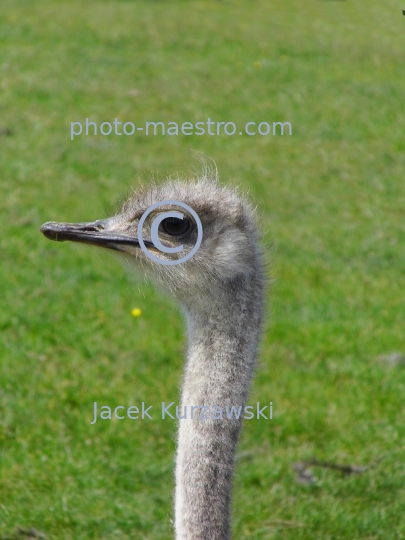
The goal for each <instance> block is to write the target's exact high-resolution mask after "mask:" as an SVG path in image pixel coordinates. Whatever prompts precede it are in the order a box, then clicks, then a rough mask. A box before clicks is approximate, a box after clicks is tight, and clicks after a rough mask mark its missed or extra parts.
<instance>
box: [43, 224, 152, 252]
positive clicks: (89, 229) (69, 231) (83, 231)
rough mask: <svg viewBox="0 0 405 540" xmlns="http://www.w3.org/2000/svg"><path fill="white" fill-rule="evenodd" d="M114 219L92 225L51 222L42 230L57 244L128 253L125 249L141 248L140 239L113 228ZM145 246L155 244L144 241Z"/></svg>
mask: <svg viewBox="0 0 405 540" xmlns="http://www.w3.org/2000/svg"><path fill="white" fill-rule="evenodd" d="M113 221H114V218H112V219H99V220H97V221H93V222H90V223H57V222H54V221H49V222H48V223H44V225H42V227H41V228H40V231H41V233H42V234H43V235H44V236H46V238H49V240H56V241H57V242H64V241H65V240H70V241H72V242H82V243H84V244H91V245H93V246H101V247H105V248H109V249H115V250H116V251H126V249H125V247H128V246H132V247H137V248H138V247H140V244H139V240H138V238H135V237H133V236H130V235H127V234H123V233H122V232H121V231H119V232H117V231H115V230H114V226H113ZM144 243H145V246H147V247H148V246H151V247H153V243H152V242H151V241H149V240H146V239H144Z"/></svg>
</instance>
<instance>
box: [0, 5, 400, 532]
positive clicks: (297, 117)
mask: <svg viewBox="0 0 405 540" xmlns="http://www.w3.org/2000/svg"><path fill="white" fill-rule="evenodd" d="M0 21H1V23H0V24H1V26H0V40H1V50H2V55H1V57H2V58H1V60H0V85H1V92H2V93H1V97H0V100H1V101H0V113H1V114H0V119H1V120H0V128H4V127H8V128H10V129H12V131H13V134H12V135H11V136H5V135H4V136H1V137H0V144H1V152H0V169H1V180H0V182H1V188H2V189H1V197H0V212H1V216H2V219H1V228H2V234H1V237H0V245H1V268H0V283H1V296H0V329H1V334H2V337H1V345H0V358H1V371H0V373H1V375H0V377H1V379H0V380H1V383H0V396H1V401H0V403H1V411H0V449H1V457H0V538H3V537H6V536H8V535H11V534H13V531H14V530H15V529H16V527H17V526H21V527H26V528H29V527H36V528H37V529H38V530H40V531H42V532H44V533H46V534H47V535H48V537H49V538H50V539H64V540H82V539H86V540H87V539H94V540H107V539H117V540H118V539H128V540H129V539H131V540H132V539H150V540H163V539H169V538H172V536H173V532H172V526H171V523H170V519H172V517H173V516H172V491H173V455H174V451H175V430H176V426H175V423H174V422H173V421H170V422H168V421H164V420H154V421H144V422H143V423H142V422H135V421H134V422H131V421H129V420H127V421H121V422H119V421H115V422H114V421H112V422H105V423H101V422H98V423H97V424H95V425H94V426H92V425H90V422H91V420H92V407H93V402H94V401H97V402H99V403H100V404H108V405H110V406H116V405H121V404H122V405H131V404H139V403H141V402H142V401H145V402H146V403H148V404H155V405H157V406H158V405H159V403H161V402H162V401H173V400H174V401H176V400H177V398H178V389H179V384H180V381H181V374H182V369H183V354H184V349H185V338H184V334H183V322H182V320H181V317H180V315H179V312H178V311H177V308H176V307H175V306H174V305H173V304H172V303H171V302H170V300H169V299H167V298H164V297H162V296H160V295H159V294H158V293H156V292H154V290H153V289H152V288H151V287H146V288H145V287H140V288H138V286H137V285H136V284H135V285H134V284H133V282H131V280H130V279H128V276H127V275H126V273H125V270H123V269H122V267H121V266H120V264H119V263H118V262H117V261H116V260H115V259H114V257H112V256H111V255H110V254H108V253H101V252H99V251H97V250H95V249H94V250H92V249H86V248H84V247H82V246H74V245H68V244H62V245H57V244H51V243H50V242H48V241H46V240H45V239H44V238H43V237H42V236H41V235H40V234H39V231H38V229H39V227H40V225H41V224H42V223H43V222H45V221H50V220H61V221H85V220H93V219H97V218H101V217H106V216H107V215H108V213H110V212H111V211H112V209H113V208H114V207H115V205H116V204H117V202H119V201H120V200H122V198H123V197H125V195H126V194H127V192H128V191H129V189H130V187H131V186H136V184H137V183H138V181H139V178H143V179H148V178H149V177H151V176H156V177H159V178H160V177H161V178H163V177H165V176H166V175H168V174H172V173H173V172H175V171H177V170H180V171H183V172H184V171H189V170H190V169H191V168H193V167H196V166H197V165H196V162H195V160H194V158H193V155H192V152H191V150H193V149H195V150H199V151H201V152H203V153H205V154H207V155H208V156H210V157H212V158H213V159H214V160H215V161H216V163H217V165H218V169H219V172H220V176H221V180H222V181H223V182H224V183H237V184H240V185H241V186H242V187H243V188H246V189H248V190H249V191H250V194H251V197H252V199H253V200H254V201H255V202H256V203H257V204H258V207H259V211H260V214H261V216H262V223H263V231H264V243H265V246H266V250H267V251H268V252H269V253H270V255H269V260H271V272H269V275H270V274H271V277H272V280H273V284H272V286H271V287H270V288H269V294H268V317H267V321H266V327H265V332H264V336H263V342H262V347H261V355H260V366H259V370H258V372H257V376H256V379H255V382H254V386H253V389H252V394H251V399H250V401H251V402H252V403H255V402H256V401H261V402H266V401H268V400H271V401H272V402H273V410H274V420H273V421H272V422H268V423H266V422H264V421H250V422H246V423H245V428H244V431H243V435H242V437H241V441H240V446H239V451H240V452H249V453H248V454H244V455H245V457H244V458H243V459H240V461H239V462H238V467H237V471H236V476H235V483H234V505H233V535H234V538H235V539H242V538H243V539H244V538H246V539H250V538H252V539H255V540H259V539H277V540H278V539H280V540H290V539H291V540H293V539H294V540H304V539H305V540H341V539H345V540H357V539H364V540H365V539H367V540H376V539H382V540H391V539H400V538H404V537H405V524H404V520H403V515H404V513H405V487H404V486H405V446H404V435H405V427H404V413H405V406H404V392H405V371H404V369H403V368H401V367H400V366H394V367H391V366H389V365H388V364H387V363H384V362H381V361H379V360H378V357H379V356H380V355H383V354H389V353H392V352H395V351H398V352H402V353H404V354H405V333H404V317H405V301H404V298H405V297H404V285H405V277H404V268H405V247H404V246H405V242H404V241H405V210H404V209H405V189H404V165H405V158H404V150H405V142H404V140H405V139H404V136H403V126H404V121H405V107H404V85H405V71H404V61H403V51H404V49H405V17H404V16H403V15H402V13H401V6H400V5H399V4H398V3H397V2H394V1H392V0H386V1H385V2H381V1H377V0H369V1H368V2H367V4H364V3H359V2H357V3H356V2H315V1H313V2H298V1H296V0H290V1H289V2H288V3H287V2H284V1H282V0H276V1H274V2H268V1H267V0H257V1H255V2H248V1H242V2H238V3H237V2H234V3H232V2H214V1H212V2H208V1H207V2H205V1H204V2H171V1H166V2H146V1H145V2H136V1H134V2H116V3H110V2H97V3H96V2H85V3H83V2H75V1H72V2H69V3H67V2H57V1H53V2H52V1H49V0H41V1H38V2H28V1H22V0H16V1H11V0H3V2H2V4H1V7H0ZM86 117H89V118H91V119H92V120H94V121H97V122H98V123H99V124H100V123H101V122H103V121H113V120H114V118H116V117H117V118H119V119H120V120H124V121H134V122H137V121H138V122H140V123H144V122H146V121H163V122H170V121H176V122H178V123H182V122H185V121H191V122H197V121H205V120H206V119H207V118H208V117H210V118H211V119H213V120H215V121H233V122H235V123H236V124H237V125H238V126H239V125H244V124H245V123H246V122H248V121H255V122H261V121H271V122H272V121H279V120H282V121H290V122H291V123H292V125H293V136H291V137H287V136H284V137H281V136H278V137H260V136H256V137H249V136H234V137H227V136H225V135H221V136H218V137H209V136H202V137H198V136H190V137H186V136H179V137H170V138H169V137H167V136H166V137H162V136H157V137H151V136H149V137H146V136H143V135H138V136H137V137H126V138H125V137H118V136H109V137H102V136H98V137H84V136H82V137H77V138H75V140H74V141H71V140H70V122H72V121H84V119H85V118H86ZM270 245H271V249H270V248H269V246H270ZM133 307H140V308H141V309H142V316H141V317H139V318H137V319H135V318H133V317H132V316H131V309H132V308H133ZM385 453H387V455H386V456H385V458H384V459H383V460H382V461H381V462H380V463H379V464H377V465H376V466H375V467H373V468H372V469H370V470H369V471H367V472H366V473H364V474H362V475H351V476H349V477H342V476H341V475H340V474H339V473H336V472H334V471H331V470H327V469H316V470H314V473H315V475H316V476H317V478H318V480H317V482H316V484H314V485H310V486H306V485H302V484H299V483H297V482H296V481H295V480H294V471H293V470H292V468H291V463H293V462H295V461H300V460H304V459H308V458H310V457H311V456H316V457H317V458H318V459H320V460H326V461H331V462H334V463H345V464H356V465H364V464H367V463H370V462H371V461H373V460H374V459H376V458H377V457H378V456H381V455H382V454H385Z"/></svg>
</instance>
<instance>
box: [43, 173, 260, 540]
mask: <svg viewBox="0 0 405 540" xmlns="http://www.w3.org/2000/svg"><path fill="white" fill-rule="evenodd" d="M168 200H170V201H173V200H175V201H182V202H183V203H185V204H187V205H189V206H190V207H191V208H192V209H193V210H194V211H195V212H196V213H197V215H198V217H199V218H200V220H201V224H202V228H203V238H202V243H201V245H200V248H199V249H198V251H197V252H196V253H195V254H194V255H193V256H192V257H191V258H190V259H189V260H187V261H185V262H182V263H180V264H172V265H168V264H159V263H158V262H157V261H154V260H151V259H150V257H149V256H147V254H145V252H144V250H143V249H140V244H139V241H138V224H139V220H140V218H141V216H142V215H143V214H144V212H145V211H146V210H147V209H148V208H149V207H150V206H151V205H153V204H155V203H158V202H161V201H168ZM173 206H174V207H173ZM173 210H176V211H177V212H181V213H182V215H183V217H182V218H180V217H173V216H172V217H167V218H165V219H162V220H161V221H160V224H159V229H158V238H159V240H160V241H161V243H162V244H163V245H164V246H165V247H166V248H172V250H174V248H176V247H177V248H178V247H179V246H182V247H183V250H182V251H180V252H176V253H174V252H172V253H165V252H162V251H160V250H159V249H156V247H155V245H154V243H153V242H152V241H151V236H152V235H151V232H152V231H151V223H152V222H153V221H154V220H155V219H156V217H158V216H159V214H160V215H161V214H162V213H164V212H167V211H173ZM158 221H159V220H158ZM41 232H42V233H43V234H44V235H45V236H46V237H47V238H49V239H50V240H57V241H64V240H71V241H74V242H83V243H86V244H92V245H96V246H102V247H106V248H109V249H113V250H116V251H117V252H119V253H121V255H123V256H124V258H126V259H127V262H128V261H129V262H130V263H131V265H132V266H133V267H134V268H135V270H136V271H137V272H138V274H139V273H140V274H141V275H143V276H144V277H146V278H147V279H150V280H151V281H152V282H153V283H154V284H155V285H157V286H158V288H160V289H163V290H164V291H166V292H168V293H169V294H170V295H172V296H173V297H174V298H175V299H176V300H177V301H178V303H179V304H180V306H181V308H182V311H183V314H184V316H185V320H186V323H187V334H188V351H187V358H186V365H185V374H184V381H183V388H182V392H181V394H182V395H181V407H180V411H179V415H178V416H181V415H182V414H183V412H184V410H185V409H184V407H187V411H188V412H189V411H190V408H191V406H201V407H202V406H208V407H214V406H215V407H222V409H223V410H225V408H226V407H227V406H228V407H229V408H230V407H232V406H237V408H238V407H239V406H242V410H243V407H244V406H245V404H246V399H247V396H248V391H249V387H250V383H251V379H252V376H253V373H254V369H255V363H256V356H257V350H258V344H259V340H260V334H261V326H262V314H263V291H264V281H265V280H264V273H263V266H262V256H261V249H260V246H259V233H258V229H257V225H256V215H255V210H254V208H253V207H252V206H251V205H250V203H249V202H247V201H246V200H244V198H243V197H241V196H240V195H239V194H238V193H237V191H236V190H234V189H229V188H225V187H222V186H220V185H219V183H218V179H217V177H216V176H215V175H209V174H203V175H202V176H200V177H199V178H197V179H195V180H193V181H180V180H168V181H166V183H163V184H161V185H153V186H149V187H144V188H142V189H140V191H139V192H137V193H134V194H133V195H132V196H131V197H130V198H129V200H127V201H126V202H125V203H124V206H123V208H122V210H121V211H120V212H119V213H118V214H117V215H115V216H114V217H111V218H108V219H101V220H98V221H94V222H91V223H77V224H70V223H55V222H48V223H45V224H44V225H43V226H42V227H41ZM197 232H198V231H197V227H196V220H195V219H194V218H193V216H192V215H191V214H190V213H189V212H187V211H186V210H184V207H178V208H176V206H175V205H173V204H171V205H163V206H162V207H160V208H158V209H156V211H155V212H154V213H151V214H150V215H149V216H148V218H147V219H146V221H145V223H144V225H143V228H142V236H143V240H144V244H145V247H146V249H147V250H148V251H149V253H153V254H154V255H155V256H156V257H157V258H158V259H160V260H162V261H165V262H166V261H175V260H178V259H179V258H181V257H184V255H185V254H186V253H189V252H190V250H191V249H192V248H193V247H194V245H195V244H196V240H197ZM197 412H198V413H200V414H199V415H197V414H195V416H194V418H193V419H191V418H190V415H189V416H188V417H187V418H184V419H180V420H179V429H178V441H177V442H178V445H177V454H176V475H175V479H176V489H175V533H176V539H177V540H214V539H215V540H228V539H229V538H230V506H231V504H230V503H231V497H230V495H231V483H232V474H233V469H234V463H235V449H236V445H237V441H238V437H239V433H240V430H241V426H242V418H243V415H241V416H240V417H239V418H235V416H237V415H235V416H232V418H231V419H229V418H227V417H226V418H223V419H221V418H218V417H213V415H212V414H211V416H209V417H208V418H207V419H202V415H201V411H200V410H198V411H197Z"/></svg>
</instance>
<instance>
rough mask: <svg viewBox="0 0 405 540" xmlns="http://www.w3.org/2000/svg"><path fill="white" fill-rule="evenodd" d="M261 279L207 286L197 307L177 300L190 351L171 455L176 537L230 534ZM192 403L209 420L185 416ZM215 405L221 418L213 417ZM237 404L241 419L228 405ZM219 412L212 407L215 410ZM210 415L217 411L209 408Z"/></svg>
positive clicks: (221, 539) (200, 539)
mask: <svg viewBox="0 0 405 540" xmlns="http://www.w3.org/2000/svg"><path fill="white" fill-rule="evenodd" d="M262 296H263V292H262V282H261V279H260V276H259V277H257V278H256V279H253V280H252V279H250V280H247V279H246V280H244V279H241V280H240V281H239V282H238V283H234V285H233V286H232V287H229V290H226V291H218V290H217V291H216V292H214V291H212V293H211V295H210V298H209V299H208V300H207V301H205V302H204V305H203V306H202V307H201V306H200V307H198V308H196V307H194V308H192V307H191V306H183V308H184V311H185V314H186V319H187V326H188V339H189V343H188V354H187V363H186V368H185V376H184V385H183V391H182V404H181V408H180V410H179V416H182V415H183V414H184V407H187V418H186V419H181V420H179V437H178V451H177V460H176V501H175V514H176V516H175V520H176V524H175V526H176V539H177V540H214V539H215V540H228V539H229V538H230V493H231V484H232V474H233V469H234V458H235V450H236V445H237V441H238V437H239V433H240V429H241V425H242V417H243V407H244V406H245V404H246V399H247V395H248V391H249V387H250V382H251V379H252V375H253V372H254V367H255V361H256V354H257V347H258V341H259V338H260V327H261V318H262ZM191 406H208V407H210V409H209V411H207V412H206V413H205V415H206V416H208V419H207V420H202V419H199V418H198V413H199V411H195V413H194V419H191V418H190V416H191V415H190V411H191ZM213 406H216V407H221V408H222V412H223V419H215V418H212V416H211V415H212V411H213V409H212V407H213ZM232 406H234V407H236V409H238V408H239V407H242V413H241V415H240V418H239V419H236V418H235V415H233V416H232V419H228V418H227V414H226V407H228V410H230V407H232ZM216 410H217V411H218V409H216ZM214 416H215V415H214Z"/></svg>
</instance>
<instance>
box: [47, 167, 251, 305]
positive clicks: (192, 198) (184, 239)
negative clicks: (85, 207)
mask: <svg viewBox="0 0 405 540" xmlns="http://www.w3.org/2000/svg"><path fill="white" fill-rule="evenodd" d="M162 201H179V202H182V203H185V204H186V205H188V206H189V207H191V208H192V209H193V210H194V212H195V213H196V214H197V216H198V218H199V219H200V221H201V225H202V241H201V244H200V247H199V248H198V250H197V252H196V253H195V254H194V255H193V256H192V257H190V258H189V259H188V260H186V261H184V262H181V263H179V264H174V265H173V264H167V263H168V262H169V263H170V262H173V261H176V260H179V259H183V258H185V257H186V255H187V254H188V253H190V251H191V250H192V249H193V248H194V246H195V245H196V243H197V239H198V227H197V222H196V219H195V218H194V216H193V215H192V214H191V213H190V212H189V211H188V210H187V209H185V208H184V207H181V206H179V205H176V204H165V205H162V206H159V207H158V208H156V209H154V210H153V211H151V212H150V213H149V215H148V216H147V217H146V219H145V220H144V223H143V226H142V238H143V242H144V245H145V247H146V249H147V250H148V251H149V253H150V254H152V255H153V256H154V257H156V258H157V259H158V260H159V261H162V263H166V264H161V263H160V262H158V261H156V260H154V259H151V258H150V257H148V256H147V254H145V252H144V251H143V249H141V246H140V242H139V234H138V225H139V221H140V220H141V218H142V216H143V214H144V213H145V212H146V211H147V210H148V209H149V208H150V207H151V206H152V205H154V204H156V203H161V202H162ZM167 212H177V213H178V212H180V213H181V214H182V215H183V218H179V217H166V218H165V217H164V216H162V214H165V213H167ZM159 216H160V220H159ZM156 219H157V223H158V229H157V235H158V239H159V241H160V242H161V244H162V245H163V246H164V247H165V248H171V249H172V252H170V253H166V252H163V251H161V250H159V249H158V248H157V247H156V246H155V244H154V242H153V241H152V236H153V235H152V232H153V230H152V224H153V222H154V221H155V220H156ZM255 222H256V219H255V212H254V209H253V207H252V206H251V205H250V204H249V203H247V202H246V201H245V200H243V199H242V198H240V197H239V195H238V194H237V192H236V191H235V190H232V189H229V188H225V187H222V186H220V185H219V184H218V182H217V180H216V179H213V180H212V179H208V178H207V177H203V178H200V179H198V180H197V181H195V182H185V181H180V180H170V181H167V182H166V183H164V184H162V185H152V186H148V187H145V188H143V189H141V190H140V191H138V192H135V193H134V194H133V195H132V196H131V197H130V198H129V199H128V200H127V201H126V202H125V203H124V205H123V208H122V210H121V211H120V212H119V213H118V214H117V215H115V216H113V217H110V218H107V219H100V220H97V221H93V222H88V223H56V222H48V223H45V224H44V225H43V226H42V227H41V232H42V233H43V234H44V235H45V236H46V237H47V238H49V239H51V240H56V241H65V240H71V241H74V242H82V243H86V244H92V245H95V246H101V247H105V248H109V249H113V250H116V251H118V252H120V253H121V254H122V255H124V257H125V259H126V260H127V262H129V263H130V264H131V266H134V267H135V269H136V270H138V271H140V273H141V274H143V275H144V276H146V277H147V278H149V279H151V280H152V281H153V282H154V283H155V284H157V285H159V286H160V287H162V288H164V289H167V290H169V292H170V293H171V294H172V295H173V296H175V297H176V298H177V299H178V300H180V301H184V302H186V303H187V299H188V298H193V299H194V301H195V300H196V296H199V297H201V299H204V298H207V292H208V291H210V294H208V296H210V297H211V298H212V297H213V296H215V295H216V294H218V293H220V288H221V286H224V285H225V284H228V285H229V283H230V282H232V281H234V280H237V279H238V278H241V277H245V278H246V277H247V278H249V276H250V274H251V273H252V272H253V271H254V269H255V267H257V263H258V259H259V258H260V254H259V253H258V241H257V240H258V238H257V225H256V223H255ZM154 238H156V237H154ZM181 246H182V249H181V250H179V248H181Z"/></svg>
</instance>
